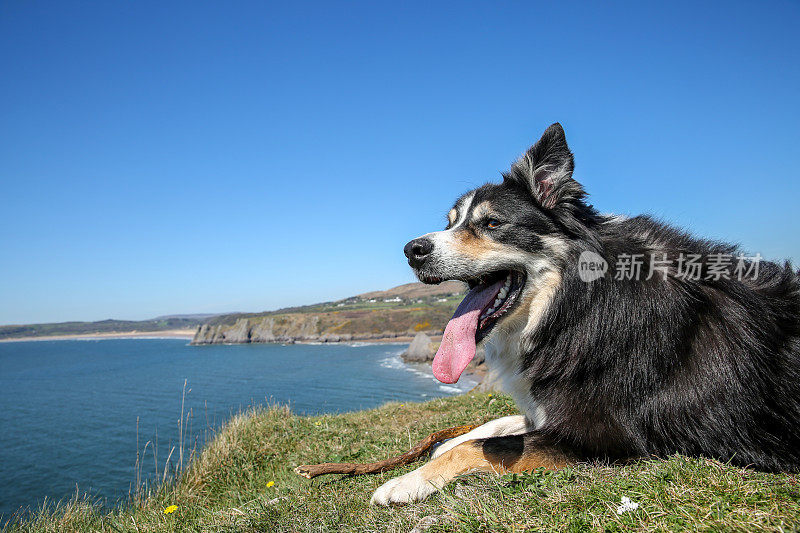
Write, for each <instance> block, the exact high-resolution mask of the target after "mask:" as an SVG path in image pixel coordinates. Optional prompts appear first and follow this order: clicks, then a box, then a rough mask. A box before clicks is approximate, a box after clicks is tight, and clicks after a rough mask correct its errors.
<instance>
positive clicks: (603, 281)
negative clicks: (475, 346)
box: [372, 124, 800, 504]
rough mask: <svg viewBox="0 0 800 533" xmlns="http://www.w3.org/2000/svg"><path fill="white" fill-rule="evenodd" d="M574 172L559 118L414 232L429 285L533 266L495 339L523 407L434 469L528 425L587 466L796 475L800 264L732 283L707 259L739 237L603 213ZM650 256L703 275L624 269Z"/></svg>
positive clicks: (423, 480) (526, 432)
mask: <svg viewBox="0 0 800 533" xmlns="http://www.w3.org/2000/svg"><path fill="white" fill-rule="evenodd" d="M572 171H573V156H572V153H571V152H570V150H569V148H568V146H567V143H566V140H565V136H564V131H563V129H562V128H561V126H560V125H559V124H553V125H552V126H550V127H549V128H548V129H547V130H546V131H545V133H544V135H543V136H542V138H541V139H540V140H539V141H538V142H537V143H536V145H534V146H533V147H532V148H531V149H530V150H529V151H528V152H527V153H526V154H525V155H524V156H523V157H522V158H520V160H518V161H517V162H516V163H515V164H514V165H513V166H512V167H511V169H510V171H509V172H507V173H505V174H504V179H503V182H502V183H500V184H487V185H484V186H482V187H479V188H477V189H475V190H473V191H470V192H469V193H467V194H466V195H464V196H462V197H461V198H460V199H459V200H458V201H457V202H456V204H455V206H454V207H453V209H452V210H451V211H450V214H449V224H448V227H447V229H445V230H444V231H439V232H434V233H431V234H428V235H425V236H423V237H421V238H420V239H417V240H415V241H412V243H413V242H416V243H417V244H418V245H419V243H420V242H422V246H418V247H417V248H415V250H416V251H415V252H413V253H412V255H409V257H410V260H409V262H410V263H411V264H412V266H413V267H414V269H415V272H416V273H417V275H418V277H419V279H420V280H422V281H424V282H433V283H436V282H439V281H441V280H444V279H459V280H463V281H467V282H470V284H471V285H475V284H476V283H481V282H482V280H483V279H484V278H486V277H491V276H497V275H498V273H500V275H502V273H503V272H507V271H509V272H518V273H521V274H522V275H523V276H524V285H523V286H522V287H521V288H520V289H519V296H518V297H517V300H516V301H515V302H514V305H513V307H512V308H510V309H509V310H508V311H506V312H505V314H504V315H503V316H501V317H499V318H498V319H497V321H496V323H493V324H492V325H491V331H489V332H488V334H487V335H486V338H485V339H484V341H483V342H485V344H486V347H487V358H488V362H489V365H490V366H491V367H492V368H494V369H495V370H497V371H499V372H500V373H501V375H502V378H503V383H504V388H505V389H506V390H507V391H508V392H509V393H510V394H512V395H513V397H514V399H515V401H516V402H517V405H518V407H519V409H520V410H521V412H522V413H523V416H518V417H506V418H504V419H501V420H499V421H494V422H491V423H489V424H486V425H485V426H482V427H481V428H478V429H477V430H475V431H474V432H472V433H470V434H467V435H465V436H463V437H459V438H458V439H454V440H452V441H449V442H447V443H445V444H444V445H443V446H441V447H440V448H439V449H438V450H437V453H436V455H435V456H434V459H433V461H432V462H431V463H429V465H432V464H434V463H435V462H436V460H437V457H441V456H442V454H445V453H448V452H450V453H452V451H453V450H454V449H457V447H458V446H459V445H460V446H462V447H463V446H467V444H470V445H473V446H482V447H483V448H484V449H486V448H487V446H489V445H492V444H496V445H498V446H499V445H503V443H504V442H506V441H507V440H508V439H509V437H502V435H514V434H517V435H519V439H521V440H520V443H524V450H525V452H524V453H525V454H529V453H533V451H535V450H537V449H542V447H547V448H548V449H553V447H557V448H558V450H559V453H561V452H563V453H564V454H565V456H568V457H571V458H574V459H575V460H590V459H598V458H599V459H604V460H617V459H630V458H635V457H646V456H651V455H655V456H659V457H665V456H668V455H670V454H675V453H679V454H685V455H690V456H706V457H712V458H716V459H719V460H722V461H730V462H732V463H733V464H735V465H740V466H748V467H753V468H756V469H759V470H765V471H798V470H800V280H799V279H798V275H797V273H796V272H795V271H794V270H793V269H792V267H791V266H790V264H789V263H788V262H787V263H786V264H783V265H780V264H776V263H772V262H767V261H761V262H760V264H759V272H758V276H757V278H756V279H738V278H737V277H736V276H734V275H733V272H732V270H729V271H728V274H730V276H729V279H725V278H724V277H723V278H720V279H713V278H711V277H710V276H708V275H707V274H708V272H709V270H708V268H709V265H708V262H707V258H708V257H710V256H712V255H713V254H731V255H735V254H738V253H739V251H738V249H737V248H736V247H735V246H732V245H729V244H725V243H719V242H713V241H709V240H703V239H698V238H695V237H693V236H691V235H689V234H687V233H686V232H684V231H682V230H680V229H677V228H674V227H671V226H669V225H666V224H664V223H661V222H659V221H657V220H655V219H653V218H651V217H649V216H636V217H632V218H623V217H611V216H604V215H601V214H599V213H598V212H597V211H596V210H595V209H594V208H593V207H592V206H591V205H589V204H588V203H586V201H585V197H586V194H585V193H584V190H583V187H582V186H581V185H580V184H579V183H578V182H577V181H575V180H574V179H573V177H572ZM410 244H411V243H410ZM585 251H591V252H593V253H595V254H597V255H599V256H600V257H602V258H604V259H605V260H606V261H607V263H608V265H609V272H607V273H606V275H605V276H604V277H602V278H600V279H598V280H596V281H592V282H590V283H587V282H585V281H582V280H581V279H580V277H579V275H578V261H579V256H580V254H581V253H582V252H585ZM408 253H409V252H408V247H407V254H408ZM653 253H655V254H657V256H660V255H661V254H666V255H667V257H670V258H673V259H674V258H677V257H679V256H680V254H697V255H700V256H701V257H702V258H703V261H704V262H703V264H702V268H703V270H702V275H701V276H700V279H687V278H684V277H681V276H680V275H679V272H678V271H677V270H676V267H675V266H673V267H671V268H669V269H668V271H667V276H666V279H664V277H663V276H662V274H661V273H660V272H659V273H658V274H656V275H654V276H653V277H652V278H651V279H649V280H645V279H643V277H642V278H640V279H638V280H636V279H619V280H618V279H615V262H616V258H618V257H619V256H620V255H621V254H629V255H630V254H642V256H643V258H644V264H643V266H642V271H643V273H647V272H648V269H649V266H650V265H649V262H650V259H651V257H652V256H651V254H653ZM474 439H478V440H474ZM504 439H505V440H504ZM493 464H494V463H493ZM497 464H502V461H501V462H500V463H497ZM442 465H444V463H442ZM447 468H450V467H447V466H440V467H439V470H435V469H432V467H431V466H427V470H425V469H426V467H422V468H420V469H419V470H417V471H415V472H412V473H410V474H407V475H406V476H402V477H400V478H396V479H393V480H391V481H389V482H388V483H386V484H385V485H383V486H382V487H380V488H379V489H378V491H377V492H376V493H375V495H374V496H373V500H372V501H373V503H378V504H388V503H392V502H408V501H413V500H416V499H421V498H424V497H426V496H427V495H428V494H430V493H431V492H433V491H435V490H436V489H438V488H440V487H441V486H442V485H443V484H444V483H446V482H447V481H448V480H449V479H451V478H452V477H454V475H457V474H458V473H462V472H465V471H470V465H462V467H460V470H458V471H456V470H452V469H451V470H450V471H448V472H446V473H443V472H445V470H447ZM491 468H492V469H494V470H497V468H496V466H492V467H491ZM475 469H478V467H477V466H475V467H474V468H472V470H475ZM434 470H435V472H437V473H433V474H432V473H431V472H434ZM426 472H427V473H426ZM434 478H436V479H439V481H436V480H435V479H434Z"/></svg>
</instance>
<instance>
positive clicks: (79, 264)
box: [0, 1, 800, 324]
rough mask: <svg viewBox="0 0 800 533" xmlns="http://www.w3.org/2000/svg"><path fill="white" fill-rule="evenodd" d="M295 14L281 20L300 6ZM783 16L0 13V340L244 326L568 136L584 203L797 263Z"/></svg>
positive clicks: (356, 278)
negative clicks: (164, 323)
mask: <svg viewBox="0 0 800 533" xmlns="http://www.w3.org/2000/svg"><path fill="white" fill-rule="evenodd" d="M290 4H291V5H290ZM798 28H800V4H798V3H797V2H796V1H774V2H772V1H771V2H755V1H753V2H718V3H706V2H664V3H662V4H660V5H656V4H655V3H651V2H628V3H624V4H622V3H614V2H597V1H592V2H585V3H570V2H546V3H545V2H539V3H534V2H524V3H519V4H513V3H506V2H503V3H498V2H484V3H481V4H477V5H476V6H473V5H471V4H470V3H464V2H453V3H451V4H445V3H438V2H421V3H416V4H415V3H398V2H391V3H389V2H386V3H381V4H378V3H372V2H365V3H343V2H326V3H322V2H320V3H302V2H274V3H271V4H267V3H264V2H194V1H191V2H145V1H136V2H107V1H102V2H79V3H78V2H69V1H63V2H37V1H13V2H3V3H2V4H0V72H1V73H2V74H1V76H2V78H1V81H0V184H1V185H2V187H1V189H0V190H1V191H2V193H1V194H0V236H1V237H2V241H1V242H2V246H1V247H0V323H5V324H8V323H28V322H38V321H61V320H71V319H77V320H97V319H104V318H109V317H114V318H130V319H143V318H148V317H152V316H156V315H162V314H171V313H191V312H217V311H234V310H243V311H245V310H246V311H258V310H264V309H272V308H276V307H281V306H286V305H292V304H303V303H311V302H316V301H322V300H330V299H336V298H341V297H345V296H349V295H352V294H356V293H359V292H363V291H367V290H373V289H380V288H388V287H390V286H393V285H397V284H400V283H405V282H409V281H412V279H413V277H412V274H411V272H410V270H409V269H408V266H407V265H406V263H405V258H404V257H403V253H402V248H403V245H404V244H405V243H406V241H408V240H409V239H410V238H412V237H415V236H417V235H419V234H421V233H424V232H427V231H431V230H433V229H437V228H441V227H442V226H443V224H444V214H445V212H446V211H447V209H448V208H449V207H450V205H451V202H452V201H453V200H454V198H455V197H456V196H457V195H458V194H459V193H461V192H463V191H465V190H467V189H469V188H472V187H473V186H476V185H478V184H481V183H483V182H485V181H487V180H495V179H497V178H498V176H499V171H501V170H503V169H505V168H507V167H508V165H509V164H510V163H511V162H512V161H513V159H514V158H515V157H516V156H517V155H518V154H519V153H521V152H522V151H523V150H524V149H525V148H527V147H528V146H529V145H530V144H531V143H533V142H534V141H535V140H536V139H537V138H538V136H539V134H540V133H541V132H542V130H544V128H545V127H547V126H548V125H549V124H550V123H552V122H554V121H560V122H561V123H562V124H563V125H564V127H565V129H566V131H567V138H568V140H569V142H570V145H571V147H572V149H573V151H574V152H575V155H576V173H575V176H576V178H577V179H579V180H580V181H582V182H583V183H584V185H585V186H586V187H587V189H588V190H589V192H590V193H591V195H592V196H591V199H592V201H593V202H594V204H595V205H596V206H597V207H598V208H599V209H600V210H601V211H613V212H620V213H627V214H636V213H640V212H649V213H652V214H655V215H658V216H660V217H662V218H664V219H665V220H667V221H670V222H674V223H676V224H680V225H684V226H687V227H688V228H690V229H691V230H692V231H695V232H697V233H700V234H703V235H706V236H710V237H715V238H722V239H726V240H731V241H736V242H740V243H741V244H742V245H743V246H744V247H745V248H746V249H747V250H749V251H752V252H760V253H761V254H762V255H764V256H766V257H768V258H789V259H792V260H793V261H794V262H795V264H797V263H798V262H799V260H800V238H798V231H797V230H798V227H799V226H800V224H798V223H799V222H800V215H799V214H798V207H797V203H798V198H799V197H800V194H799V193H800V180H798V178H800V149H798V141H800V136H799V135H798V133H799V130H800V37H799V36H798V35H799V34H798Z"/></svg>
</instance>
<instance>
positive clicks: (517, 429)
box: [431, 415, 535, 459]
mask: <svg viewBox="0 0 800 533" xmlns="http://www.w3.org/2000/svg"><path fill="white" fill-rule="evenodd" d="M534 429H535V428H534V427H533V425H532V424H531V423H530V422H529V421H528V419H527V418H526V417H525V415H511V416H504V417H502V418H497V419H495V420H491V421H489V422H486V423H485V424H483V425H482V426H479V427H476V428H475V429H473V430H472V431H470V432H469V433H464V434H463V435H461V436H460V437H455V438H453V439H450V440H447V441H445V442H443V443H442V444H440V445H439V446H438V447H437V448H436V449H435V450H434V452H433V453H432V454H431V459H436V458H437V457H439V456H440V455H442V454H443V453H445V452H448V451H450V450H452V449H453V448H455V447H456V446H458V445H459V444H463V443H465V442H467V441H468V440H475V439H488V438H489V437H504V436H506V435H518V434H520V433H527V432H529V431H533V430H534Z"/></svg>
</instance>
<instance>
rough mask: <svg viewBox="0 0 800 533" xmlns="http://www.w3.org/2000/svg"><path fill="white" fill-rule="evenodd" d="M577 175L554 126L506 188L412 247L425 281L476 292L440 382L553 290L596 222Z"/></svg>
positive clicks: (493, 188)
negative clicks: (539, 295) (571, 252)
mask: <svg viewBox="0 0 800 533" xmlns="http://www.w3.org/2000/svg"><path fill="white" fill-rule="evenodd" d="M573 168H574V163H573V157H572V152H570V150H569V147H568V146H567V141H566V138H565V136H564V130H563V128H562V127H561V125H560V124H557V123H556V124H553V125H552V126H550V127H549V128H547V130H546V131H545V132H544V134H543V135H542V138H541V139H539V141H538V142H537V143H536V144H535V145H534V146H533V147H532V148H531V149H530V150H528V151H527V152H526V153H525V154H524V155H523V156H522V157H521V158H520V159H519V160H518V161H516V162H515V163H514V164H513V165H512V166H511V169H510V170H509V171H508V172H506V173H504V174H503V182H502V183H500V184H486V185H483V186H482V187H479V188H477V189H475V190H473V191H470V192H468V193H466V194H465V195H463V196H462V197H461V198H459V199H458V200H457V201H456V203H455V205H454V206H453V208H452V209H451V210H450V211H449V213H448V215H447V219H448V224H447V227H446V228H445V229H444V230H443V231H436V232H433V233H428V234H426V235H423V236H421V237H419V238H417V239H414V240H413V241H411V242H409V243H408V244H407V245H406V246H405V250H404V251H405V254H406V256H407V257H408V263H409V264H410V265H411V267H412V268H413V269H414V272H415V273H416V275H417V277H418V278H419V279H420V281H422V282H424V283H439V282H441V281H444V280H448V279H455V280H461V281H465V282H467V283H468V284H469V286H470V291H469V293H468V294H467V296H466V297H465V298H464V301H463V302H462V303H461V305H460V306H459V308H458V310H457V311H456V313H455V315H454V316H453V319H452V320H451V321H450V323H449V324H448V326H447V329H446V330H445V336H444V338H443V340H442V347H441V348H440V351H439V354H437V359H439V360H438V361H437V360H434V373H435V374H436V376H437V378H439V379H440V380H441V381H444V382H449V383H452V382H455V381H457V380H458V377H459V376H460V374H461V372H462V371H463V370H464V367H466V366H467V364H468V363H469V361H470V360H471V359H472V357H473V356H474V353H475V343H476V342H478V341H480V340H482V339H483V338H484V337H486V335H487V334H488V333H489V332H490V331H492V330H493V328H494V327H495V326H496V325H498V324H500V323H506V322H508V323H514V322H516V323H520V322H525V320H524V316H527V315H528V314H529V312H530V302H531V299H532V298H533V296H534V293H535V292H537V291H538V290H539V289H540V288H541V283H542V281H543V280H547V279H549V280H550V281H547V283H552V275H553V274H554V273H556V272H557V271H558V270H557V269H558V263H559V261H563V260H564V259H565V256H566V253H567V250H568V246H569V243H570V241H571V240H572V239H575V238H578V237H579V236H580V235H581V234H582V233H583V232H582V231H581V229H580V228H581V227H584V223H585V222H586V220H588V219H590V218H592V217H593V216H594V210H593V209H592V208H591V207H590V206H587V205H586V204H585V203H584V202H583V198H584V197H585V193H584V190H583V187H581V185H580V184H579V183H578V182H577V181H575V180H574V179H572V171H573ZM442 353H444V354H445V356H443V357H439V355H440V354H442ZM447 354H449V355H447Z"/></svg>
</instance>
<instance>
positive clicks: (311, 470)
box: [294, 424, 480, 479]
mask: <svg viewBox="0 0 800 533" xmlns="http://www.w3.org/2000/svg"><path fill="white" fill-rule="evenodd" d="M479 425H480V424H468V425H466V426H455V427H451V428H447V429H442V430H439V431H437V432H436V433H431V434H430V435H428V436H427V437H425V438H424V439H423V440H421V441H420V442H419V443H418V444H417V445H416V446H414V447H413V448H412V449H411V450H410V451H407V452H406V453H404V454H403V455H398V456H395V457H390V458H389V459H384V460H383V461H377V462H375V463H322V464H318V465H301V466H298V467H297V468H295V469H294V471H295V473H296V474H298V475H301V476H303V477H306V478H308V479H311V478H314V477H317V476H322V475H324V474H350V475H353V476H360V475H363V474H379V473H381V472H386V471H387V470H392V469H393V468H397V467H398V466H403V465H407V464H410V463H413V462H414V461H416V460H417V459H419V458H420V457H422V455H424V454H426V453H428V451H429V450H430V449H431V448H432V447H433V445H434V444H436V443H437V442H441V441H443V440H445V439H452V438H453V437H458V436H459V435H463V434H464V433H467V432H469V431H472V430H473V429H475V428H476V427H478V426H479Z"/></svg>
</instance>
